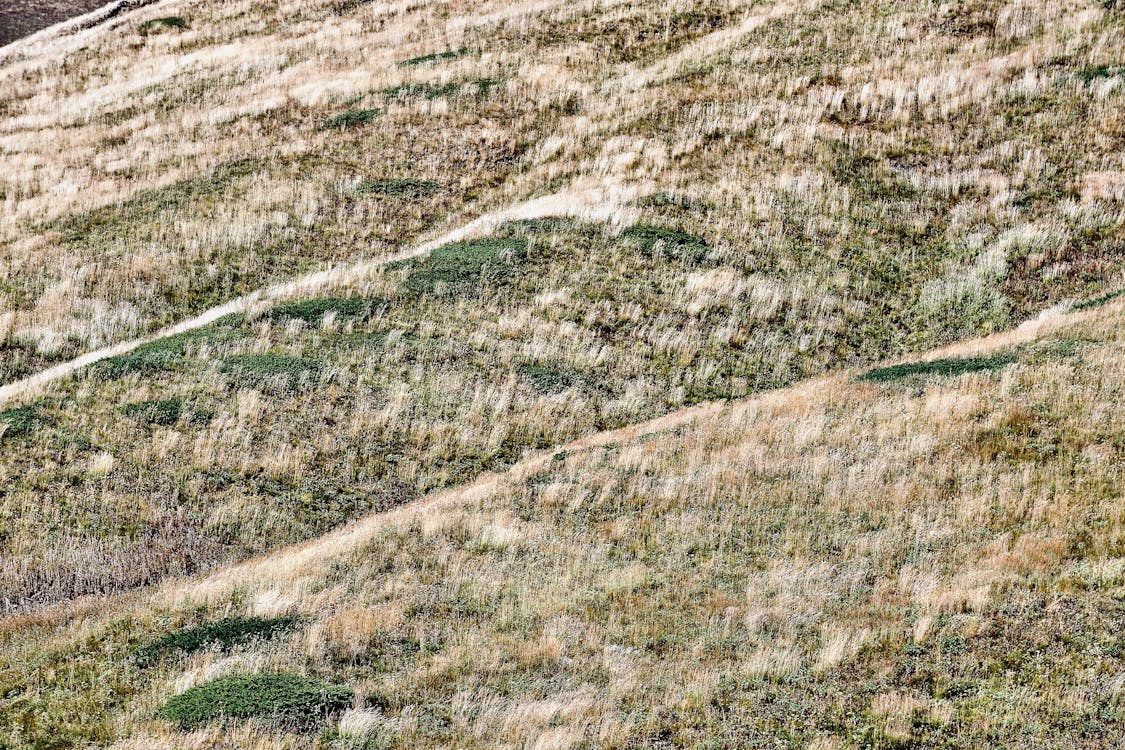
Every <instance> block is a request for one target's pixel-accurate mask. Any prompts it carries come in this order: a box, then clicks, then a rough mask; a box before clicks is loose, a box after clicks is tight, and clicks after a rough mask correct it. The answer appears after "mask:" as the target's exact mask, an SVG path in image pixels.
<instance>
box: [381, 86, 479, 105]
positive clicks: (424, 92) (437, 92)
mask: <svg viewBox="0 0 1125 750" xmlns="http://www.w3.org/2000/svg"><path fill="white" fill-rule="evenodd" d="M460 88H461V84H460V83H453V82H451V83H441V84H438V83H400V84H399V85H397V86H391V87H390V88H385V89H383V90H382V91H381V92H379V93H381V94H382V95H383V96H384V97H386V98H387V99H393V100H396V101H400V102H401V101H406V100H407V99H439V98H441V97H443V96H452V95H453V94H456V93H457V91H458V89H460Z"/></svg>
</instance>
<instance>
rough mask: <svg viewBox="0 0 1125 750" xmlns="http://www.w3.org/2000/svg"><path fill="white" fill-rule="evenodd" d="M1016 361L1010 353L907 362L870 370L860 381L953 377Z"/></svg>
mask: <svg viewBox="0 0 1125 750" xmlns="http://www.w3.org/2000/svg"><path fill="white" fill-rule="evenodd" d="M1015 361H1016V355H1015V354H1012V353H1010V352H1005V353H1002V354H993V355H992V356H990V357H951V358H949V359H932V360H929V361H927V362H907V363H905V364H901V365H892V366H890V367H877V368H875V369H873V370H868V371H867V372H865V373H864V374H863V375H861V376H860V377H859V379H860V380H865V381H867V382H869V383H888V382H891V381H895V380H901V379H903V378H908V377H914V376H926V375H939V376H944V377H951V376H955V375H964V374H966V373H970V372H988V371H992V370H999V369H1001V368H1003V367H1006V366H1007V365H1010V364H1011V363H1012V362H1015Z"/></svg>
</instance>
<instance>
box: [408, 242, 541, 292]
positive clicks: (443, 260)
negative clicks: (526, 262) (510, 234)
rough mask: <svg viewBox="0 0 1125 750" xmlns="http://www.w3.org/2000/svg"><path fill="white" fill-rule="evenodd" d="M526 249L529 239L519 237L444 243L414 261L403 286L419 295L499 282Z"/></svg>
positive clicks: (508, 273)
mask: <svg viewBox="0 0 1125 750" xmlns="http://www.w3.org/2000/svg"><path fill="white" fill-rule="evenodd" d="M526 250H527V242H526V241H525V240H522V239H516V238H508V239H490V240H475V241H471V242H455V243H453V244H450V245H443V246H442V247H439V248H437V249H436V250H434V251H433V252H431V253H430V254H429V255H428V256H427V257H426V258H424V259H422V260H420V261H417V262H416V263H415V264H414V267H413V269H412V270H411V272H410V274H409V275H408V276H407V277H406V280H405V281H404V282H403V289H404V290H405V291H406V292H407V293H409V294H420V293H423V292H431V291H433V290H434V289H436V288H438V287H439V286H445V287H447V288H451V289H454V290H460V289H466V288H471V287H473V286H475V285H477V284H478V283H482V282H489V281H499V280H502V279H504V278H506V277H507V276H509V275H510V274H511V273H512V272H513V271H514V270H515V266H516V264H517V263H518V262H519V261H520V260H522V259H523V258H524V255H525V253H526Z"/></svg>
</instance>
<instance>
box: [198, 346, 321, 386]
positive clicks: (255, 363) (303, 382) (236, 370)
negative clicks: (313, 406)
mask: <svg viewBox="0 0 1125 750" xmlns="http://www.w3.org/2000/svg"><path fill="white" fill-rule="evenodd" d="M219 372H221V373H222V374H223V375H225V376H226V378H227V382H228V383H229V384H230V385H233V386H240V387H243V388H269V387H274V388H280V389H282V390H290V391H295V390H301V389H303V388H306V387H309V386H311V385H312V382H313V381H314V380H316V379H317V378H318V377H319V376H320V362H317V361H316V360H314V359H305V358H303V357H288V356H285V355H283V354H236V355H234V356H232V357H227V358H226V359H224V360H223V363H222V365H221V366H220V367H219Z"/></svg>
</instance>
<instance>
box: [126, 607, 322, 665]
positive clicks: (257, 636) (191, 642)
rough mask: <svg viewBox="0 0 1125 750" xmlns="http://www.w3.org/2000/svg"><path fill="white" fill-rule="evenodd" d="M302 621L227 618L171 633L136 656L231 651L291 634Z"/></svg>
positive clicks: (147, 659) (147, 657)
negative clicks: (218, 649)
mask: <svg viewBox="0 0 1125 750" xmlns="http://www.w3.org/2000/svg"><path fill="white" fill-rule="evenodd" d="M299 622H300V619H299V618H297V617H275V618H264V617H227V618H224V619H222V620H216V621H215V622H208V623H204V624H202V625H196V626H194V627H190V628H183V629H181V630H177V631H176V632H174V633H169V634H168V635H166V636H164V637H163V638H161V639H160V640H158V641H156V642H155V643H151V644H149V645H148V646H145V647H144V648H142V649H139V650H138V651H137V657H138V658H139V659H140V660H141V661H149V660H151V659H153V658H154V657H156V656H157V655H159V654H162V653H165V652H172V651H177V652H180V653H185V654H190V653H194V652H196V651H199V650H201V649H204V648H213V647H218V648H221V649H223V650H229V649H231V648H234V647H235V646H241V645H245V644H247V643H250V642H252V641H256V640H266V639H268V638H272V637H273V636H275V635H278V634H280V633H284V632H287V631H290V630H292V629H293V628H294V627H296V626H297V624H298V623H299Z"/></svg>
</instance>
